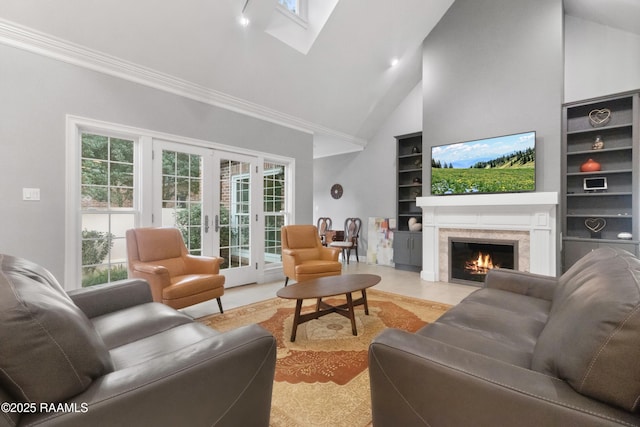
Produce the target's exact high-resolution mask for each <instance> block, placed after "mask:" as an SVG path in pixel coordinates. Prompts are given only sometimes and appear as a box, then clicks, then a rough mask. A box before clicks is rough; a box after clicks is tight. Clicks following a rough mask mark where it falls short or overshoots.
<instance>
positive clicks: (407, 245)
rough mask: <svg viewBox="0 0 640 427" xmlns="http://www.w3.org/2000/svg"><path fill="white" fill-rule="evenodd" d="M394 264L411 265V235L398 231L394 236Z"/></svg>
mask: <svg viewBox="0 0 640 427" xmlns="http://www.w3.org/2000/svg"><path fill="white" fill-rule="evenodd" d="M393 262H394V263H396V264H410V263H411V233H403V232H400V231H396V232H395V233H394V234H393Z"/></svg>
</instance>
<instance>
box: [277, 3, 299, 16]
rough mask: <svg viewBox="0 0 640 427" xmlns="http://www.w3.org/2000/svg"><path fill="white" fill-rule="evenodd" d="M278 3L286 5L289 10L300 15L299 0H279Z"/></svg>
mask: <svg viewBox="0 0 640 427" xmlns="http://www.w3.org/2000/svg"><path fill="white" fill-rule="evenodd" d="M278 3H280V4H281V5H282V6H284V8H285V9H287V10H288V11H289V12H291V13H294V14H296V15H298V11H299V10H300V8H299V7H298V3H299V1H298V0H278Z"/></svg>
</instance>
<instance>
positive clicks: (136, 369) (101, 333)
mask: <svg viewBox="0 0 640 427" xmlns="http://www.w3.org/2000/svg"><path fill="white" fill-rule="evenodd" d="M0 342H1V343H2V345H0V403H2V404H3V406H2V407H3V411H2V412H0V427H15V426H27V425H28V426H33V425H46V426H114V425H117V426H140V425H149V426H161V427H162V426H176V425H188V426H212V425H215V426H240V425H243V426H264V427H267V426H268V425H269V417H270V411H271V393H272V387H273V378H274V372H275V361H276V341H275V338H274V337H273V336H272V335H271V334H270V333H269V332H267V331H266V330H265V329H263V328H262V327H260V326H258V325H255V324H254V325H249V326H246V327H242V328H237V329H234V330H232V331H229V332H225V333H219V332H217V331H215V330H213V329H211V328H210V327H208V326H205V325H204V324H202V323H199V322H194V321H193V319H191V318H190V317H189V316H187V315H185V314H183V313H180V312H179V311H176V310H174V309H172V308H170V307H168V306H166V305H164V304H160V303H157V302H153V299H152V297H151V291H150V288H149V285H148V284H147V283H146V282H145V281H144V280H140V279H133V280H123V281H120V282H114V283H109V284H105V285H97V286H92V287H89V288H84V289H79V290H75V291H70V292H69V293H66V292H65V291H64V290H63V289H62V287H61V286H60V285H59V283H58V282H57V281H56V280H55V278H54V277H53V276H52V275H51V274H50V273H49V272H47V271H46V270H45V269H43V268H42V267H40V266H37V265H36V264H34V263H30V262H28V261H26V260H22V259H19V258H15V257H11V256H7V255H2V254H0ZM42 404H44V406H42ZM11 408H14V409H15V410H10V409H11ZM7 409H9V410H7Z"/></svg>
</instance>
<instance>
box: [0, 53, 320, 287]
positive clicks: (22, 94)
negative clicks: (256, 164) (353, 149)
mask: <svg viewBox="0 0 640 427" xmlns="http://www.w3.org/2000/svg"><path fill="white" fill-rule="evenodd" d="M0 94H1V100H2V101H1V103H0V171H2V175H1V180H0V196H1V198H2V205H1V206H2V207H1V208H0V224H2V225H1V228H0V253H7V254H12V255H16V256H21V257H25V258H28V259H30V260H33V261H35V262H37V263H39V264H41V265H43V266H45V267H46V268H48V269H49V270H50V271H51V272H52V273H53V274H54V275H55V276H56V277H57V278H58V279H59V280H61V281H62V280H63V272H64V241H65V229H64V227H65V199H64V197H65V147H66V139H65V120H66V119H65V116H66V115H67V114H72V115H77V116H82V117H87V118H91V119H97V120H103V121H107V122H113V123H117V124H121V125H129V126H135V127H139V128H143V129H149V130H153V131H158V132H165V133H169V134H174V135H179V136H183V137H190V138H197V139H201V140H204V141H211V142H215V143H219V144H226V145H230V146H236V147H242V148H247V149H253V150H257V151H261V152H266V153H272V154H276V155H281V156H287V157H292V158H295V159H296V172H297V175H296V182H295V191H296V194H295V201H296V202H295V203H296V206H295V208H296V220H297V221H298V222H310V221H312V217H313V209H312V199H313V198H312V187H313V153H312V150H313V147H312V142H313V141H312V136H311V135H309V134H306V133H303V132H299V131H295V130H292V129H288V128H285V127H282V126H278V125H275V124H272V123H268V122H265V121H261V120H258V119H254V118H251V117H248V116H244V115H241V114H238V113H234V112H231V111H228V110H224V109H221V108H217V107H212V106H210V105H207V104H204V103H200V102H196V101H192V100H189V99H186V98H183V97H179V96H175V95H172V94H168V93H166V92H163V91H159V90H156V89H152V88H149V87H146V86H142V85H139V84H135V83H131V82H128V81H125V80H122V79H118V78H115V77H110V76H107V75H104V74H101V73H98V72H93V71H90V70H87V69H84V68H80V67H76V66H73V65H69V64H66V63H62V62H59V61H56V60H53V59H49V58H46V57H43V56H40V55H36V54H32V53H29V52H26V51H22V50H19V49H15V48H11V47H7V46H4V45H0ZM23 187H36V188H40V189H41V201H40V202H25V201H22V188H23Z"/></svg>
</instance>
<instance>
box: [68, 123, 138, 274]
mask: <svg viewBox="0 0 640 427" xmlns="http://www.w3.org/2000/svg"><path fill="white" fill-rule="evenodd" d="M80 144H81V148H80V152H81V158H80V163H81V164H80V180H81V184H80V186H81V190H80V193H81V194H80V196H81V197H80V214H81V224H79V225H80V227H81V236H82V237H81V253H82V286H91V285H96V284H100V283H106V282H113V281H115V280H119V279H124V278H126V277H127V267H126V262H127V256H126V254H127V250H126V242H125V232H126V230H127V229H129V228H133V227H135V224H136V217H137V215H138V211H137V203H136V200H135V197H136V192H135V181H136V179H135V176H136V174H135V167H136V166H135V163H136V162H135V160H136V159H135V151H136V150H135V144H136V142H135V141H134V139H127V138H120V137H114V136H109V135H107V134H97V133H90V132H82V133H81V138H80Z"/></svg>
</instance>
